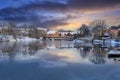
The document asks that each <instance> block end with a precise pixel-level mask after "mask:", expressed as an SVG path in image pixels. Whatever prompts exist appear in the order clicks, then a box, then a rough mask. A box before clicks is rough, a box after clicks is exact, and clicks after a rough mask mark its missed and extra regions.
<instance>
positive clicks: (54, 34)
mask: <svg viewBox="0 0 120 80" xmlns="http://www.w3.org/2000/svg"><path fill="white" fill-rule="evenodd" d="M45 36H46V37H53V38H54V37H61V34H60V33H59V32H57V31H55V30H49V31H48V32H47V33H46V35H45Z"/></svg>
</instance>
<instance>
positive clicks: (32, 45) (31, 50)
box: [28, 41, 44, 55]
mask: <svg viewBox="0 0 120 80" xmlns="http://www.w3.org/2000/svg"><path fill="white" fill-rule="evenodd" d="M28 46H29V54H31V55H33V54H35V53H36V52H37V51H38V50H41V49H43V48H44V45H43V43H40V42H38V41H36V42H31V43H29V45H28Z"/></svg>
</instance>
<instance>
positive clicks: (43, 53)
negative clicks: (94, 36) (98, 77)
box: [0, 41, 114, 65]
mask: <svg viewBox="0 0 120 80" xmlns="http://www.w3.org/2000/svg"><path fill="white" fill-rule="evenodd" d="M0 45H1V46H0V63H5V62H16V61H17V62H34V61H35V62H39V63H40V64H46V65H49V64H50V65H51V64H52V65H60V64H68V63H83V64H92V63H94V64H106V63H114V60H110V59H108V58H107V51H105V50H104V49H103V48H101V47H99V46H94V48H92V47H88V46H86V47H74V43H73V42H72V41H47V42H40V41H35V42H3V43H0Z"/></svg>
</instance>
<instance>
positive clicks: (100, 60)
mask: <svg viewBox="0 0 120 80" xmlns="http://www.w3.org/2000/svg"><path fill="white" fill-rule="evenodd" d="M91 54H92V56H91V57H90V61H91V62H93V63H95V64H104V63H106V60H105V59H106V52H105V51H104V49H103V48H101V47H98V46H95V47H94V49H93V50H92V52H91Z"/></svg>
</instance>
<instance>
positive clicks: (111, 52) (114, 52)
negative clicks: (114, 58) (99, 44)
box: [108, 50, 120, 54]
mask: <svg viewBox="0 0 120 80" xmlns="http://www.w3.org/2000/svg"><path fill="white" fill-rule="evenodd" d="M108 54H120V51H117V50H111V51H109V52H108Z"/></svg>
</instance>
